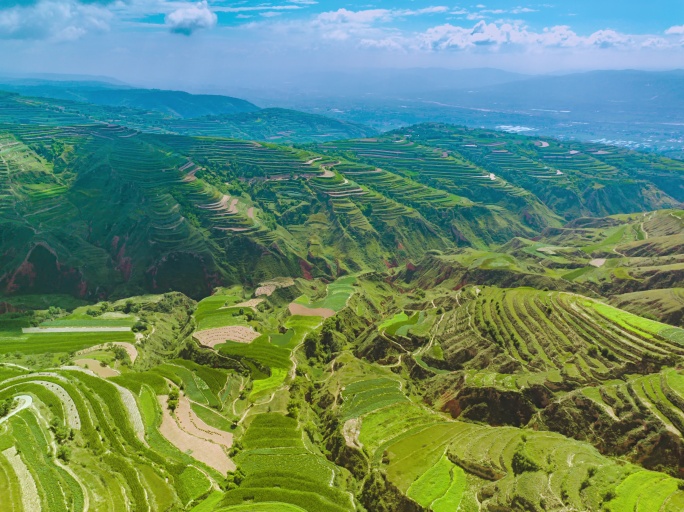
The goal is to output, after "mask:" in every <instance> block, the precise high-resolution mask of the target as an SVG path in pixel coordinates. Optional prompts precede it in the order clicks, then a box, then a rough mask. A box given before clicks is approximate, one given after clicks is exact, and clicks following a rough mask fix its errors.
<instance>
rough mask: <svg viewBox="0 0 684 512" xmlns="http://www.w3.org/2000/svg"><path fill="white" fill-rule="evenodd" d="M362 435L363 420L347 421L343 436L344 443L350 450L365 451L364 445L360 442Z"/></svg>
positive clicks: (343, 428) (353, 419)
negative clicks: (360, 435)
mask: <svg viewBox="0 0 684 512" xmlns="http://www.w3.org/2000/svg"><path fill="white" fill-rule="evenodd" d="M360 433H361V420H360V419H359V418H352V419H350V420H347V421H346V422H345V423H344V426H343V427H342V435H343V436H344V441H345V443H346V445H347V446H349V447H350V448H356V449H358V450H361V449H363V445H362V444H361V443H360V442H359V434H360Z"/></svg>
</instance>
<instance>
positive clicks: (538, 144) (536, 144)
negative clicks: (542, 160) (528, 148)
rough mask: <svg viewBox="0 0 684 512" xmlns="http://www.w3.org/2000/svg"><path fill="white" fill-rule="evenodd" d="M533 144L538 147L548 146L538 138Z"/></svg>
mask: <svg viewBox="0 0 684 512" xmlns="http://www.w3.org/2000/svg"><path fill="white" fill-rule="evenodd" d="M534 144H535V146H539V147H540V148H548V147H549V143H548V142H544V141H543V140H538V141H537V142H535V143H534Z"/></svg>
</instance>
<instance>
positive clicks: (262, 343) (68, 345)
mask: <svg viewBox="0 0 684 512" xmlns="http://www.w3.org/2000/svg"><path fill="white" fill-rule="evenodd" d="M241 115H242V114H241ZM107 116H115V118H112V119H109V118H107ZM293 116H294V118H295V120H294V121H292V118H293ZM231 117H233V118H234V116H231ZM297 118H299V114H296V113H291V112H277V113H276V118H273V117H271V112H269V111H267V110H259V111H256V112H249V113H246V114H244V115H243V117H242V119H243V121H241V123H243V125H244V126H246V125H256V124H261V125H263V128H259V130H260V132H259V133H261V134H263V137H271V136H275V135H279V136H282V137H283V138H287V137H288V135H287V134H283V133H278V131H277V130H280V126H279V125H278V123H279V121H278V119H281V120H282V119H290V121H288V122H293V123H294V122H296V119H297ZM301 119H304V118H301ZM0 120H2V124H0V490H1V491H2V496H3V500H4V501H3V505H2V506H3V507H4V508H6V509H7V510H18V511H21V510H24V511H36V510H45V511H52V510H64V511H69V512H71V511H78V512H81V511H86V510H87V511H103V512H104V511H118V510H131V511H136V512H137V511H141V512H142V511H145V512H148V511H155V512H156V511H160V512H162V511H164V512H169V511H174V512H175V511H184V510H185V511H188V510H190V511H194V512H208V511H212V512H213V511H219V512H240V511H255V510H256V511H265V512H275V511H278V512H281V511H286V512H290V511H292V512H301V511H306V512H328V511H330V512H342V511H356V512H365V511H368V512H395V511H400V512H422V511H433V512H447V511H451V512H453V511H457V510H458V511H468V512H470V511H492V512H496V511H502V510H525V511H539V512H541V511H547V510H554V511H569V510H592V511H593V510H607V511H615V512H623V511H634V510H637V511H653V510H658V511H678V510H682V509H683V508H684V482H683V480H682V478H684V473H683V472H682V471H683V470H682V468H684V370H683V368H684V325H682V318H683V316H684V300H682V290H683V289H684V259H683V258H684V256H682V248H683V247H684V210H682V209H681V206H682V205H681V203H682V201H684V187H683V186H682V184H683V183H684V180H682V172H684V164H683V163H682V162H680V161H677V160H671V159H667V158H660V157H657V156H654V155H645V154H641V153H634V152H630V151H626V150H624V149H618V148H614V147H609V146H603V145H596V144H580V143H575V142H560V141H556V140H552V139H537V138H534V139H532V138H525V137H522V136H514V135H509V134H503V133H499V132H491V131H485V130H471V129H466V128H459V127H453V126H446V125H439V124H426V125H418V126H414V127H410V128H406V129H403V130H401V131H397V132H392V133H388V134H383V135H379V136H374V137H370V138H368V137H366V138H356V139H351V140H349V139H348V140H335V141H326V140H325V138H324V137H328V135H330V136H331V137H332V136H333V135H334V136H335V137H337V136H339V134H340V133H342V132H339V131H336V130H337V128H336V126H337V127H339V125H331V124H329V123H328V121H321V122H320V123H319V122H318V118H316V119H309V120H307V121H306V123H305V124H306V125H307V130H308V132H307V133H308V134H309V136H310V137H311V139H313V140H316V142H313V143H312V142H307V143H301V144H296V145H283V144H280V145H278V144H273V143H269V142H264V141H254V140H252V141H248V140H239V139H231V138H224V137H221V136H218V135H219V132H220V129H219V130H218V131H215V130H216V129H217V123H218V124H226V123H227V122H228V121H226V119H223V118H221V119H220V120H217V119H214V118H210V117H205V118H201V119H199V118H195V119H184V120H178V119H175V120H169V117H168V116H166V115H164V114H160V113H155V112H152V111H149V112H147V111H138V110H130V109H126V108H120V109H113V108H110V107H102V106H96V105H85V106H84V105H83V104H77V103H63V104H59V103H55V102H52V101H44V100H37V99H32V98H24V97H21V96H5V97H3V98H0ZM114 121H115V122H114ZM219 121H220V122H219ZM171 123H177V124H176V126H178V131H180V130H181V128H180V127H181V126H204V128H202V129H206V130H207V133H209V134H211V136H202V137H199V136H190V135H182V134H178V133H164V132H165V131H166V128H165V127H168V126H171ZM243 125H241V126H243ZM131 126H137V127H138V128H140V129H134V128H132V127H131ZM244 126H243V127H244ZM347 128H348V129H350V130H351V129H353V127H347ZM347 128H345V129H347ZM193 129H194V128H193ZM236 129H237V128H236ZM239 129H240V130H242V129H243V128H239ZM251 129H252V128H250V130H251ZM188 130H189V132H190V131H191V129H190V128H188ZM189 132H188V133H189ZM247 133H248V131H247V130H246V129H245V131H244V134H245V135H244V136H247ZM293 133H297V130H296V129H295V130H294V131H293ZM298 133H300V135H301V133H303V132H298ZM307 137H308V136H307ZM315 137H319V138H320V139H322V140H317V139H315ZM278 140H279V141H281V139H278ZM4 508H3V510H4Z"/></svg>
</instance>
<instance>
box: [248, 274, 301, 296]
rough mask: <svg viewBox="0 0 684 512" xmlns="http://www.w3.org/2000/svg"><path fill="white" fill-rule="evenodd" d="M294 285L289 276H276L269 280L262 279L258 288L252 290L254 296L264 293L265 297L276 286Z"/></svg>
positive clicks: (276, 287) (274, 289)
mask: <svg viewBox="0 0 684 512" xmlns="http://www.w3.org/2000/svg"><path fill="white" fill-rule="evenodd" d="M293 285H294V279H292V278H291V277H276V278H275V279H271V280H270V281H264V282H263V283H259V288H257V289H256V290H255V291H254V296H255V297H258V296H259V295H266V296H267V297H268V296H269V295H271V294H272V293H273V292H274V291H276V289H278V288H287V287H288V286H293Z"/></svg>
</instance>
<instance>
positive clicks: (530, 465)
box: [511, 444, 541, 475]
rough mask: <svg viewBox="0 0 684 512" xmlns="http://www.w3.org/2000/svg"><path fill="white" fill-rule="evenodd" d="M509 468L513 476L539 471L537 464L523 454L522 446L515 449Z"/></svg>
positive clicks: (523, 447)
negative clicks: (511, 469)
mask: <svg viewBox="0 0 684 512" xmlns="http://www.w3.org/2000/svg"><path fill="white" fill-rule="evenodd" d="M511 466H512V468H513V473H514V474H515V475H520V474H522V473H525V472H528V471H529V472H534V471H539V470H540V469H541V468H540V467H539V464H537V463H536V462H534V461H533V460H532V459H530V457H529V456H528V455H527V454H526V453H525V446H524V445H523V444H520V445H518V448H516V450H515V453H514V454H513V460H512V462H511Z"/></svg>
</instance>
